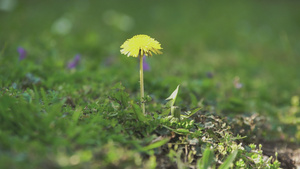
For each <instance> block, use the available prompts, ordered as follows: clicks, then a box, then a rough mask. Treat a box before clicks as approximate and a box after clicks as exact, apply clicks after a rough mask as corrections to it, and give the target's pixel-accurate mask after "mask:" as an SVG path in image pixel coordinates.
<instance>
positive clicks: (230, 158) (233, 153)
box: [219, 150, 238, 169]
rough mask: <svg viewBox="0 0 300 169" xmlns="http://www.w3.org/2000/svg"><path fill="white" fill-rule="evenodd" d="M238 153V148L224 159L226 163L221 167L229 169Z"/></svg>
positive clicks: (220, 168) (221, 168)
mask: <svg viewBox="0 0 300 169" xmlns="http://www.w3.org/2000/svg"><path fill="white" fill-rule="evenodd" d="M237 153H238V150H234V151H233V152H232V153H231V154H230V155H229V156H228V157H227V159H226V160H225V161H224V163H223V164H222V165H221V166H220V167H219V169H228V168H229V167H230V165H231V164H232V162H233V161H234V159H235V157H236V155H237Z"/></svg>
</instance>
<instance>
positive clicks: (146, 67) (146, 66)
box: [143, 56, 150, 71]
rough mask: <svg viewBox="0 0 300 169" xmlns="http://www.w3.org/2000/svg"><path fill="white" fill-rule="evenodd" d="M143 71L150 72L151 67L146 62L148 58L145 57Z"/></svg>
mask: <svg viewBox="0 0 300 169" xmlns="http://www.w3.org/2000/svg"><path fill="white" fill-rule="evenodd" d="M143 69H144V71H150V65H149V64H148V63H147V62H146V57H145V56H144V57H143Z"/></svg>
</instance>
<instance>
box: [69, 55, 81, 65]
mask: <svg viewBox="0 0 300 169" xmlns="http://www.w3.org/2000/svg"><path fill="white" fill-rule="evenodd" d="M79 61H80V54H77V55H76V56H75V57H74V59H73V60H72V61H71V62H69V64H68V68H69V69H73V68H75V67H76V66H77V65H78V63H79Z"/></svg>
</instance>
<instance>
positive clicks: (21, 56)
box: [18, 47, 27, 60]
mask: <svg viewBox="0 0 300 169" xmlns="http://www.w3.org/2000/svg"><path fill="white" fill-rule="evenodd" d="M18 52H19V60H23V59H25V58H26V55H27V52H26V50H25V49H24V48H22V47H18Z"/></svg>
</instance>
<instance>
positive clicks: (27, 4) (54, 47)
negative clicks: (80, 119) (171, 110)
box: [0, 0, 300, 131]
mask: <svg viewBox="0 0 300 169" xmlns="http://www.w3.org/2000/svg"><path fill="white" fill-rule="evenodd" d="M299 5H300V2H298V1H284V2H283V1H245V0H242V1H226V2H221V1H219V2H207V1H195V0H191V1H179V0H178V1H162V2H161V1H137V0H132V1H126V2H125V1H121V0H120V1H118V0H113V1H92V0H89V1H88V0H85V1H84V0H74V1H58V0H53V1H47V2H46V1H44V2H40V1H37V0H28V1H20V0H19V1H18V0H1V1H0V6H1V8H0V9H1V11H0V22H1V26H0V47H1V58H0V64H1V68H0V70H1V81H2V82H1V85H2V87H3V86H11V85H12V84H14V83H16V84H18V83H20V82H22V81H24V77H25V75H26V74H27V73H32V74H33V75H35V76H37V77H39V78H41V79H43V81H42V83H43V86H44V87H47V88H50V89H53V90H59V89H61V85H62V84H65V83H67V84H69V85H72V86H80V85H87V84H93V83H98V82H99V83H101V85H100V86H102V87H103V88H105V87H109V86H111V84H113V83H116V82H120V81H121V82H122V83H123V84H124V85H125V87H126V88H128V90H129V91H130V92H137V91H138V83H137V82H138V73H137V63H136V59H134V58H126V57H125V56H122V55H121V54H120V51H119V50H120V45H121V44H122V43H123V42H124V41H125V40H126V39H128V38H131V37H132V36H134V35H136V34H147V35H149V36H151V37H153V38H155V39H156V40H158V41H159V42H160V43H161V44H162V47H163V54H162V55H158V56H154V57H152V58H149V59H147V61H148V62H149V64H150V66H151V72H146V75H145V81H146V82H145V83H146V84H145V89H146V93H147V94H150V95H151V96H152V97H156V98H157V99H158V100H159V99H164V98H166V97H167V96H168V94H166V93H165V90H167V91H168V93H170V92H171V91H173V90H174V88H175V87H176V86H177V85H178V84H181V85H182V86H183V90H186V93H193V94H194V95H195V96H196V98H197V99H201V98H204V99H206V101H207V102H208V103H212V104H215V106H216V107H217V110H216V111H217V113H220V114H222V113H223V112H229V114H231V113H240V114H243V113H250V114H251V113H252V114H253V113H257V112H258V113H259V114H262V115H266V116H270V118H274V119H275V122H276V121H278V120H279V119H281V120H283V119H286V118H285V116H290V114H288V111H289V108H290V107H291V106H292V105H291V98H292V97H294V98H296V100H297V98H298V96H299V94H300V85H299V84H300V71H299V69H298V64H299V61H300V56H299V53H300V34H299V28H300V10H299V8H298V7H299ZM20 46H21V47H23V48H25V49H26V50H27V52H28V54H27V58H26V59H25V61H24V62H23V63H19V62H18V53H17V51H16V50H17V47H20ZM77 53H79V54H81V55H82V61H81V63H80V65H79V68H77V70H79V71H78V72H77V74H76V75H74V74H71V75H70V74H69V71H68V70H67V69H66V65H67V63H68V62H69V61H70V60H72V58H73V56H74V55H75V54H77ZM20 64H23V65H20ZM207 74H209V75H210V76H212V75H213V80H211V81H207V80H206V79H207ZM235 85H240V86H241V88H240V87H236V86H235ZM59 87H60V88H59ZM70 91H71V90H70ZM65 92H66V93H67V94H68V91H65ZM182 95H184V92H183V94H182ZM182 100H186V98H185V97H184V96H182ZM294 100H295V99H294ZM187 101H189V100H187ZM182 102H184V101H182ZM188 104H191V103H188ZM295 104H296V105H297V104H298V103H295ZM235 105H237V106H235ZM196 106H197V105H189V106H186V107H196ZM240 108H241V109H240ZM235 109H237V110H235ZM281 116H282V117H284V118H282V117H281ZM294 116H296V115H294V114H293V116H292V117H291V120H292V119H295V118H294ZM297 116H298V115H297ZM297 118H298V117H297ZM275 122H274V123H275ZM288 123H292V124H295V123H298V122H297V121H296V122H295V121H293V120H292V121H289V120H288ZM276 127H278V126H276ZM279 128H280V127H279ZM278 130H281V129H278ZM295 130H296V128H294V131H295Z"/></svg>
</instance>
